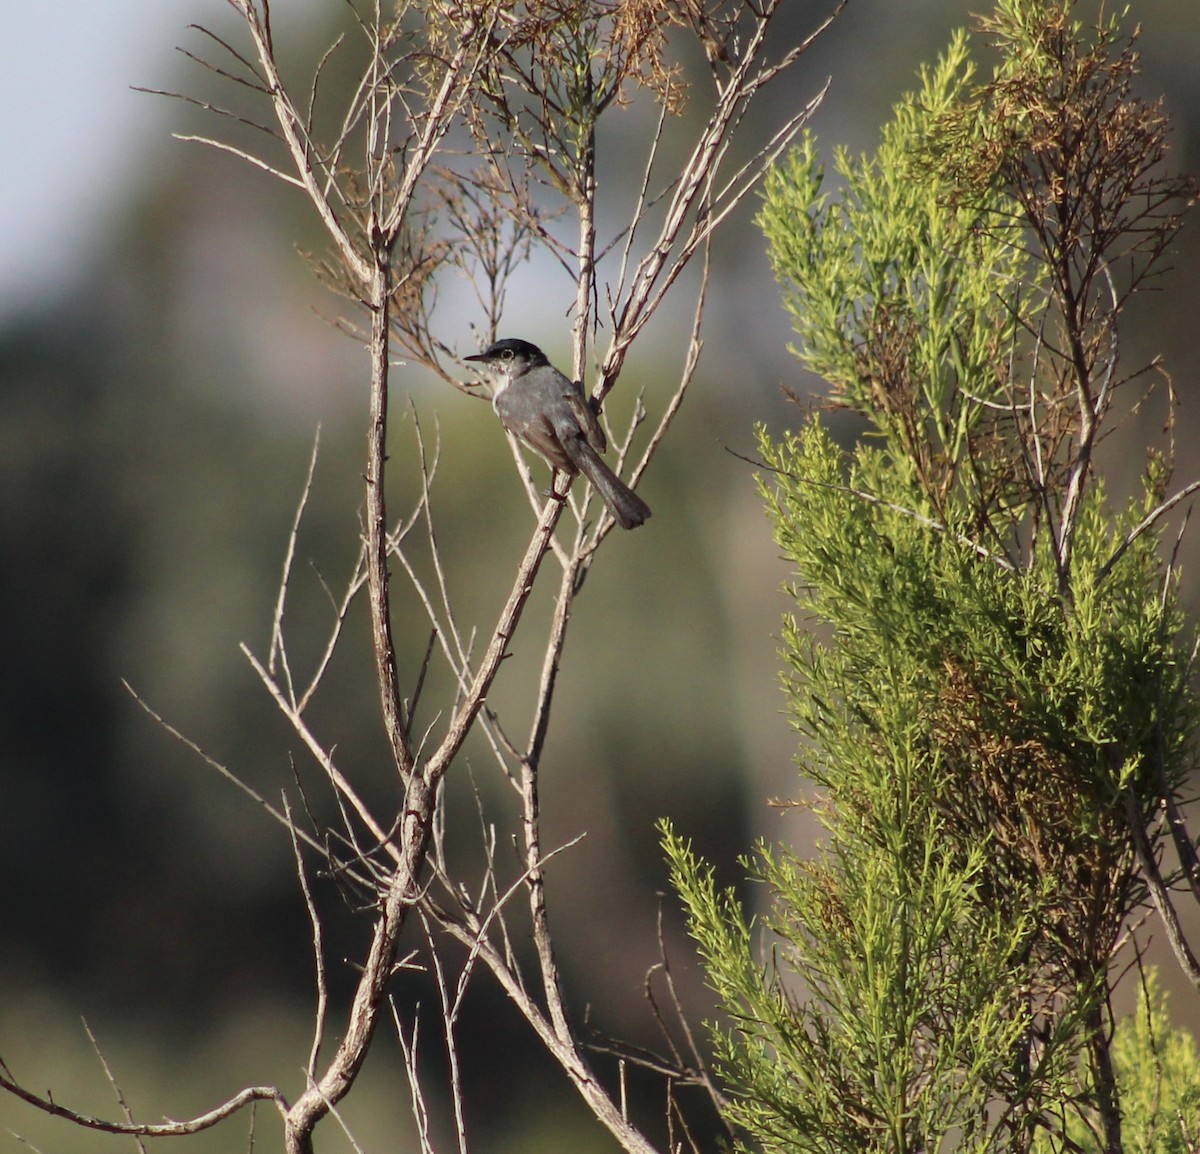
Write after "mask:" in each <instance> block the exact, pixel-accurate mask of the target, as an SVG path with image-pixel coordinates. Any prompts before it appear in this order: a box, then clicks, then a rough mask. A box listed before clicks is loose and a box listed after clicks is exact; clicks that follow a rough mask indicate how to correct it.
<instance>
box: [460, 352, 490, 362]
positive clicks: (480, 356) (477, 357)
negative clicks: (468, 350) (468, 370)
mask: <svg viewBox="0 0 1200 1154" xmlns="http://www.w3.org/2000/svg"><path fill="white" fill-rule="evenodd" d="M463 360H464V361H481V362H482V361H486V360H487V357H485V356H484V355H483V353H476V354H475V355H474V356H473V357H463Z"/></svg>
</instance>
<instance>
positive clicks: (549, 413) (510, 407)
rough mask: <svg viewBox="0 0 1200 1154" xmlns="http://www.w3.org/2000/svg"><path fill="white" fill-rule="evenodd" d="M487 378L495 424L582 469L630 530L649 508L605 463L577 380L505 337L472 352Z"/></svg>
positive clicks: (601, 440) (567, 468) (561, 463)
mask: <svg viewBox="0 0 1200 1154" xmlns="http://www.w3.org/2000/svg"><path fill="white" fill-rule="evenodd" d="M466 359H467V360H468V361H476V362H478V363H479V364H481V365H483V366H484V368H485V369H486V370H487V372H488V375H489V376H490V377H491V382H492V408H494V409H495V410H496V415H497V416H498V417H499V418H500V423H501V424H502V425H503V426H504V427H505V428H506V429H507V430H508V431H509V432H510V433H512V434H513V436H515V437H516V438H517V439H518V440H521V441H524V442H525V444H527V445H528V446H529V447H530V448H531V449H534V450H536V451H537V452H538V453H540V454H541V455H542V456H543V457H545V458H546V460H547V461H549V462H550V464H551V465H552V466H554V468H556V469H561V470H562V471H563V472H564V473H567V474H569V475H570V476H572V477H573V476H575V474H576V473H582V474H583V475H584V476H585V477H586V478H587V479H588V480H589V481H591V483H592V485H593V486H594V487H595V490H596V492H597V493H599V494H600V496H601V498H602V499H603V501H604V503H605V504H606V505H607V506H608V510H609V512H610V513H612V515H613V517H614V518H615V519H616V522H617V524H618V525H620V526H621V528H622V529H636V528H637V527H638V526H639V525H640V524H642V522H643V521H645V520H646V518H647V517H649V516H650V506H649V505H647V504H646V502H645V501H643V500H642V499H641V497H639V496H638V495H637V494H636V493H635V492H634V491H633V490H632V489H631V488H630V487H629V486H628V485H626V484H625V482H624V481H622V480H621V478H620V477H618V476H617V475H616V473H614V472H613V471H612V470H611V469H610V468H609V467H608V466H607V465H606V464H605V463H604V460H603V458H601V456H600V454H601V453H603V452H604V450H605V449H606V448H607V443H606V441H605V437H604V430H603V429H602V428H601V427H600V422H599V421H597V420H596V413H595V410H593V408H592V406H591V404H590V403H589V401H588V399H587V397H585V396H584V393H583V386H582V385H581V384H580V383H579V382H578V381H571V380H568V379H567V378H566V377H564V376H563V375H562V373H560V372H559V371H558V369H556V368H555V367H554V366H553V365H552V364H551V363H550V361H549V360H548V359H547V358H546V354H545V353H543V352H542V350H541V349H539V348H538V347H537V345H532V344H530V343H529V342H528V341H521V340H516V339H514V338H512V337H507V338H505V339H504V340H502V341H497V342H496V343H495V344H494V345H492V346H491V347H490V348H486V349H484V350H483V352H481V353H478V354H477V355H476V356H473V357H467V358H466Z"/></svg>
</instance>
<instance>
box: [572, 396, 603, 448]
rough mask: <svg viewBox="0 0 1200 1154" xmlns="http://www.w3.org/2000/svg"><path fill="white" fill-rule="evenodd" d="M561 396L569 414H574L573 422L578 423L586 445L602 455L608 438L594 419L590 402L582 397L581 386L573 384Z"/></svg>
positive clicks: (594, 415) (594, 412)
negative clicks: (569, 408)
mask: <svg viewBox="0 0 1200 1154" xmlns="http://www.w3.org/2000/svg"><path fill="white" fill-rule="evenodd" d="M563 395H564V396H565V398H566V401H567V404H568V405H570V406H571V412H572V413H574V414H575V420H576V421H578V422H579V428H580V431H581V432H582V433H583V435H584V437H585V438H586V439H587V443H588V444H589V445H591V446H592V448H593V449H595V450H596V452H597V453H603V452H604V451H605V450H606V449H607V448H608V438H607V437H605V435H604V430H603V429H602V428H601V427H600V422H599V421H598V420H597V419H596V410H595V409H594V408H592V402H591V401H590V399H589V398H588V397H586V396H585V395H584V392H583V386H582V385H580V384H579V383H578V382H575V383H574V384H573V385H572V386H571V388H569V389H568V390H567V391H566V392H565V393H564V394H563Z"/></svg>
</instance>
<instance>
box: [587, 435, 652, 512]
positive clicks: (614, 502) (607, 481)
mask: <svg viewBox="0 0 1200 1154" xmlns="http://www.w3.org/2000/svg"><path fill="white" fill-rule="evenodd" d="M572 447H573V448H574V449H575V450H576V451H575V452H574V453H572V454H571V456H572V457H573V458H574V460H575V464H576V465H577V466H578V467H579V471H580V472H581V473H582V474H583V475H584V476H585V477H587V479H588V480H589V481H591V483H592V486H593V488H595V490H596V492H597V493H599V494H600V497H601V499H602V500H603V501H604V503H605V505H607V506H608V511H609V512H610V513H611V514H612V515H613V517H614V519H615V520H616V522H617V524H618V525H620V526H621V528H622V529H636V528H637V527H638V526H639V525H641V524H642V523H643V522H644V521H645V520H646V519H647V518H648V517H649V516H650V506H649V505H647V504H646V502H645V501H643V500H642V499H641V497H639V496H638V495H637V494H636V493H635V492H634V491H633V490H632V489H631V488H630V487H629V486H628V485H626V484H625V482H624V481H622V480H621V478H620V477H618V476H617V475H616V473H614V472H613V471H612V470H611V469H610V468H609V467H608V466H607V465H606V464H605V463H604V458H603V457H601V456H600V454H599V453H597V452H596V450H595V449H593V448H592V446H591V445H589V444H588V443H587V441H585V440H583V439H582V438H580V439H579V440H577V441H575V442H574V445H573V446H572Z"/></svg>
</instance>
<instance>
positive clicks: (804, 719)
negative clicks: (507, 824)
mask: <svg viewBox="0 0 1200 1154" xmlns="http://www.w3.org/2000/svg"><path fill="white" fill-rule="evenodd" d="M981 50H991V51H993V52H995V54H996V58H997V59H998V63H997V64H995V66H994V68H993V70H992V73H991V77H990V79H987V80H980V79H979V70H978V69H977V66H976V65H975V63H974V62H973V54H978V52H979V51H981ZM1135 71H1136V55H1135V53H1134V51H1133V46H1132V41H1131V40H1130V39H1128V38H1126V37H1123V35H1122V33H1121V30H1120V29H1119V27H1118V25H1117V23H1116V21H1108V22H1106V23H1104V24H1103V25H1102V26H1099V27H1090V26H1086V25H1085V24H1083V23H1082V22H1080V21H1077V20H1075V19H1073V18H1072V5H1071V4H1069V3H1066V2H1063V0H1053V2H1046V0H1042V2H1034V0H999V2H998V3H997V4H996V6H995V8H994V10H993V11H992V12H991V13H990V14H989V15H988V16H987V17H985V18H983V19H981V20H980V21H979V25H978V28H977V31H976V34H975V35H974V36H973V37H971V36H967V35H965V34H963V35H958V36H956V37H955V38H954V39H953V40H952V42H951V44H950V46H949V48H948V49H947V51H946V52H945V54H944V55H943V56H942V58H941V59H940V60H939V61H938V63H937V64H936V66H934V67H931V68H928V69H926V70H924V71H922V73H921V74H920V79H919V86H918V89H917V91H916V92H914V93H913V94H911V95H910V96H908V97H907V98H905V99H904V100H903V101H902V102H901V103H900V104H899V106H898V107H897V108H896V110H895V114H894V117H893V119H892V121H891V122H890V124H889V125H888V126H887V127H886V129H885V130H884V133H883V136H882V140H881V143H880V146H879V148H878V151H877V152H876V153H875V155H874V156H870V157H862V158H852V157H850V156H849V155H847V154H845V153H839V154H837V156H836V160H835V167H836V170H837V174H838V177H839V178H840V180H839V184H840V186H841V188H840V191H839V192H838V194H837V196H836V197H835V196H834V195H832V194H831V193H829V192H828V191H826V187H825V174H824V172H823V170H822V167H821V165H820V163H819V161H818V153H817V146H816V142H815V141H814V139H813V138H812V137H811V136H809V137H807V138H806V139H805V141H804V142H803V143H802V144H801V145H800V146H799V147H798V148H797V149H796V150H795V151H794V152H793V154H792V155H791V157H790V159H789V160H788V161H787V163H786V164H784V165H781V166H780V168H779V169H778V170H777V172H776V173H775V175H774V178H773V179H772V180H771V181H770V182H769V185H768V188H767V193H766V198H765V206H764V208H763V211H762V216H761V222H762V227H763V229H764V232H765V234H766V237H767V239H768V242H769V245H770V252H771V256H772V259H773V262H774V266H775V269H776V273H777V275H778V278H779V280H780V283H781V285H782V286H783V291H784V301H785V305H786V307H787V309H788V311H789V313H790V314H791V316H792V318H793V321H794V325H795V329H796V331H797V333H798V335H799V338H800V339H799V343H798V346H797V349H796V352H797V355H798V357H799V358H800V360H801V362H802V363H803V364H804V365H805V367H806V368H808V369H810V370H811V371H813V372H814V373H816V374H817V375H819V376H820V377H822V378H824V380H825V381H826V382H828V385H829V388H830V397H829V406H828V407H830V408H833V409H840V410H848V411H849V412H850V413H851V414H854V415H855V417H856V421H857V424H856V426H855V427H856V428H857V429H858V430H859V432H860V434H861V435H859V436H858V438H857V441H856V443H855V444H854V446H853V447H852V448H844V447H842V445H840V444H839V442H838V440H836V439H835V437H834V436H833V434H832V431H831V424H830V422H829V421H828V420H824V419H821V418H819V417H813V418H812V419H810V420H808V421H807V422H806V423H805V424H804V427H803V428H802V429H801V430H800V431H799V432H797V433H795V434H792V435H788V436H786V437H784V438H783V439H781V440H776V439H773V438H772V437H770V436H768V435H767V434H766V433H765V432H764V433H763V434H762V435H761V440H760V448H761V452H762V455H763V458H764V460H765V462H766V464H767V466H768V470H769V471H768V475H767V480H766V481H765V482H764V484H763V492H764V496H765V499H766V502H767V506H768V510H769V514H770V517H771V519H772V522H773V524H774V527H775V533H776V538H777V541H778V543H779V545H780V547H781V549H782V551H783V553H784V555H785V556H786V557H787V559H788V560H789V561H790V563H791V564H792V565H794V568H795V571H796V574H797V577H796V580H795V584H794V585H793V587H792V589H791V592H792V595H793V596H794V598H795V602H796V606H797V612H796V615H795V616H794V617H793V618H792V619H790V620H788V621H787V622H786V624H785V630H784V649H785V655H786V660H787V663H788V666H789V673H788V678H787V681H786V686H787V693H788V700H789V705H790V710H791V714H792V716H793V718H794V722H795V726H796V729H797V731H798V733H799V735H800V738H801V745H800V751H799V755H798V762H799V765H800V768H801V770H802V773H803V775H804V777H805V778H807V779H809V780H810V781H811V782H812V783H815V787H816V789H815V798H814V800H812V801H811V802H809V803H808V804H811V805H812V806H813V808H814V810H815V813H816V815H817V816H818V818H819V819H820V822H821V824H822V826H823V830H824V833H823V837H822V839H821V844H820V845H819V847H818V848H817V850H816V852H815V856H807V857H801V856H798V855H796V854H794V853H792V852H788V851H784V850H777V849H771V848H768V847H761V848H760V850H759V852H758V853H757V855H756V857H755V859H754V861H753V862H752V863H751V870H752V872H753V875H754V876H755V877H756V878H757V879H758V880H759V881H761V882H762V883H764V887H765V891H766V893H767V894H768V895H769V897H768V900H767V902H766V906H767V912H766V913H765V914H764V915H763V917H762V919H761V923H760V924H757V925H756V924H755V923H754V922H753V921H752V920H751V919H749V918H748V916H747V914H746V913H745V911H744V910H743V909H742V908H741V906H740V905H739V904H738V902H737V901H736V900H735V899H734V897H733V896H732V894H731V893H730V892H723V891H721V890H719V889H718V888H717V886H716V884H715V881H714V879H713V875H712V871H711V869H710V868H709V867H708V866H707V865H706V864H705V863H703V862H701V861H699V860H698V859H697V858H696V857H695V855H694V854H693V853H692V851H691V850H690V848H689V846H688V844H687V842H686V841H685V840H684V839H682V838H681V837H679V836H678V835H677V834H676V833H674V832H673V831H671V830H668V831H667V835H666V844H667V847H668V852H669V854H670V856H671V860H672V864H673V869H674V878H675V883H676V886H677V888H678V889H679V892H680V893H681V895H682V897H683V899H684V902H685V905H686V908H687V911H688V914H689V917H690V921H691V927H692V930H693V933H694V936H695V937H696V939H697V941H698V943H699V946H700V949H701V953H702V956H703V958H704V961H705V964H706V966H707V969H708V973H709V976H710V980H711V983H712V985H713V987H714V989H715V990H716V992H717V994H718V996H719V1000H720V1002H721V1004H722V1006H723V1008H724V1010H725V1011H726V1013H727V1014H728V1016H729V1018H728V1021H729V1024H728V1025H727V1026H726V1027H717V1028H715V1030H714V1033H715V1036H716V1041H717V1048H718V1052H719V1058H720V1062H721V1066H722V1068H723V1071H724V1073H725V1075H726V1077H727V1079H728V1081H729V1083H730V1086H731V1088H732V1096H731V1098H730V1105H729V1107H728V1109H729V1114H730V1116H731V1118H732V1119H733V1120H734V1121H735V1122H736V1123H737V1124H738V1125H740V1126H741V1127H742V1129H743V1132H744V1133H745V1135H746V1138H747V1144H748V1145H749V1146H758V1147H761V1148H763V1149H766V1150H779V1151H783V1150H787V1151H822V1152H833V1151H852V1150H853V1151H875V1150H879V1151H897V1152H901V1151H912V1152H917V1151H929V1152H932V1151H937V1150H951V1149H953V1150H963V1151H967V1150H970V1151H985V1150H1018V1151H1026V1150H1038V1151H1043V1150H1044V1151H1050V1150H1054V1151H1059V1150H1070V1151H1075V1152H1078V1151H1093V1150H1094V1151H1105V1152H1106V1154H1117V1152H1119V1151H1122V1150H1135V1149H1137V1150H1142V1149H1144V1150H1151V1149H1155V1150H1167V1149H1172V1150H1174V1149H1184V1148H1188V1149H1192V1148H1194V1146H1193V1145H1190V1144H1189V1143H1194V1142H1195V1140H1196V1129H1195V1121H1196V1119H1195V1105H1196V1101H1197V1094H1198V1093H1200V1074H1198V1073H1197V1072H1196V1070H1195V1067H1194V1063H1191V1064H1189V1062H1188V1061H1187V1059H1186V1058H1183V1057H1180V1055H1182V1054H1184V1053H1185V1051H1186V1052H1188V1053H1194V1051H1191V1050H1188V1049H1187V1045H1186V1043H1185V1040H1183V1039H1181V1038H1180V1037H1178V1036H1174V1035H1172V1034H1171V1033H1170V1031H1169V1030H1168V1029H1166V1027H1165V1025H1164V1024H1163V1023H1162V1021H1161V1020H1160V1019H1157V1018H1155V1019H1153V1020H1154V1021H1156V1022H1157V1023H1158V1025H1157V1026H1156V1028H1155V1029H1154V1030H1153V1031H1149V1030H1147V1028H1146V1026H1145V1023H1146V1022H1148V1021H1150V1020H1151V1019H1152V1018H1153V1015H1154V1014H1156V1013H1158V1012H1159V1011H1158V1010H1157V1009H1155V1004H1154V1003H1153V1001H1151V1002H1150V1003H1148V1008H1146V1009H1145V1010H1144V1012H1143V1015H1142V1018H1141V1019H1139V1020H1140V1021H1141V1022H1142V1026H1140V1027H1139V1026H1138V1025H1137V1023H1135V1022H1129V1023H1121V1024H1117V1023H1116V1022H1115V1021H1114V1015H1113V1011H1112V1006H1111V1000H1110V995H1111V993H1112V990H1113V988H1114V986H1115V983H1116V981H1117V980H1118V977H1119V974H1120V972H1121V969H1122V968H1121V967H1119V966H1118V965H1117V964H1116V962H1115V959H1116V957H1117V954H1118V951H1119V950H1120V949H1121V947H1122V945H1123V944H1125V943H1127V942H1128V940H1129V936H1130V933H1131V925H1132V920H1133V918H1134V916H1135V915H1136V914H1137V913H1138V912H1139V911H1140V910H1142V909H1143V907H1144V906H1146V905H1147V904H1148V902H1149V901H1150V899H1151V897H1152V896H1153V897H1158V896H1161V891H1162V889H1163V885H1162V876H1161V874H1160V873H1159V872H1158V867H1157V863H1158V862H1159V861H1160V858H1161V848H1162V847H1161V845H1160V844H1159V841H1160V835H1162V830H1163V826H1162V825H1161V824H1159V816H1160V814H1161V813H1162V812H1163V810H1164V807H1174V805H1175V803H1176V802H1177V800H1178V797H1179V793H1180V790H1181V789H1182V787H1183V783H1184V779H1185V776H1186V774H1187V772H1188V770H1189V768H1190V766H1191V764H1192V757H1193V755H1194V744H1195V735H1196V730H1197V722H1198V716H1200V715H1198V711H1197V703H1196V700H1195V698H1194V696H1193V694H1192V692H1191V690H1190V688H1189V677H1190V674H1191V667H1190V648H1189V644H1188V641H1187V638H1185V637H1184V635H1183V634H1184V622H1183V619H1182V616H1181V613H1180V610H1179V607H1178V603H1177V597H1176V591H1177V574H1176V572H1175V570H1174V567H1173V565H1172V564H1171V562H1170V561H1169V560H1167V559H1165V556H1164V548H1163V544H1164V543H1163V541H1162V540H1161V539H1160V537H1161V531H1162V530H1163V528H1164V527H1165V522H1166V514H1167V513H1168V512H1169V511H1170V510H1171V509H1173V508H1176V507H1177V506H1178V505H1179V503H1180V502H1181V500H1182V498H1183V496H1185V495H1188V494H1189V493H1190V492H1191V491H1192V490H1193V488H1194V487H1193V486H1187V487H1185V488H1184V489H1181V490H1178V491H1176V492H1174V493H1172V494H1171V495H1170V496H1168V493H1169V492H1170V465H1171V462H1170V459H1169V453H1166V452H1150V453H1149V454H1148V455H1147V458H1146V463H1145V467H1144V473H1143V476H1142V483H1141V485H1140V492H1139V493H1138V494H1137V496H1136V497H1134V498H1133V499H1132V500H1130V501H1127V502H1126V501H1117V500H1115V499H1113V498H1112V497H1111V496H1110V495H1109V488H1108V487H1106V484H1105V477H1104V475H1103V469H1102V468H1101V460H1100V459H1102V458H1103V454H1102V453H1100V454H1099V458H1100V459H1098V452H1097V450H1098V448H1099V446H1100V445H1101V442H1102V440H1103V438H1104V437H1105V435H1106V434H1107V433H1108V432H1110V431H1111V430H1113V429H1115V428H1117V427H1118V426H1120V424H1121V418H1122V417H1124V416H1127V415H1128V414H1129V412H1130V411H1131V410H1132V408H1133V407H1134V406H1135V405H1136V404H1137V403H1139V402H1142V401H1143V400H1144V398H1145V395H1146V392H1147V389H1148V388H1149V387H1151V386H1153V385H1154V384H1156V383H1161V382H1162V380H1165V378H1162V379H1160V378H1158V377H1156V376H1155V374H1154V373H1153V372H1150V371H1147V370H1145V369H1142V368H1139V367H1136V366H1134V367H1130V366H1127V365H1125V364H1123V363H1122V362H1121V361H1120V359H1119V355H1118V354H1119V351H1120V350H1119V342H1118V339H1117V336H1118V324H1119V320H1120V317H1121V315H1122V312H1123V310H1124V308H1125V306H1126V304H1127V302H1128V301H1129V299H1130V298H1131V296H1132V295H1133V294H1134V293H1136V292H1137V291H1138V290H1140V289H1142V288H1144V287H1145V286H1146V285H1147V284H1148V283H1149V281H1150V280H1151V279H1152V278H1153V277H1154V276H1155V275H1156V274H1157V273H1158V272H1159V271H1160V266H1161V260H1162V257H1163V254H1164V252H1165V251H1166V249H1167V246H1168V245H1169V243H1170V241H1171V239H1172V237H1173V236H1174V234H1175V232H1176V230H1177V228H1178V226H1179V223H1180V211H1181V206H1182V204H1183V203H1184V201H1185V200H1186V199H1187V195H1188V191H1189V190H1188V187H1187V186H1186V185H1185V184H1184V183H1183V182H1180V181H1176V180H1172V179H1170V178H1168V177H1165V176H1164V175H1163V168H1162V161H1163V156H1164V150H1165V140H1166V124H1165V120H1164V118H1163V116H1162V113H1161V110H1160V109H1159V107H1158V106H1157V105H1155V104H1151V103H1147V102H1145V101H1142V100H1140V99H1138V98H1137V97H1135V96H1134V95H1133V94H1132V91H1131V79H1132V77H1133V75H1134V73H1135ZM1168 392H1169V390H1168ZM1172 400H1173V399H1172ZM845 426H846V422H844V421H843V422H839V423H838V425H837V428H838V429H839V430H841V429H844V428H845ZM1126 432H1128V430H1126ZM815 626H816V627H820V635H819V637H818V636H817V634H816V633H814V632H813V629H814V627H815ZM764 950H765V951H766V957H765V959H764V956H763V955H764ZM1126 968H1127V967H1126ZM1139 1030H1140V1032H1138V1031H1139ZM1114 1031H1115V1035H1114ZM1114 1036H1115V1041H1114ZM1139 1047H1141V1049H1140V1050H1139ZM1135 1052H1137V1053H1139V1055H1140V1059H1141V1060H1131V1055H1133V1054H1134V1053H1135ZM1146 1059H1152V1060H1146ZM1151 1102H1152V1103H1154V1106H1153V1109H1151V1108H1150V1107H1148V1106H1146V1107H1145V1109H1142V1106H1145V1104H1146V1103H1151ZM1166 1102H1169V1103H1171V1105H1169V1106H1167V1107H1166V1108H1165V1109H1162V1107H1163V1105H1164V1103H1166ZM1187 1102H1190V1103H1191V1105H1190V1109H1191V1112H1192V1116H1191V1119H1190V1121H1189V1120H1188V1118H1187V1114H1186V1111H1184V1105H1183V1104H1184V1103H1187ZM1139 1103H1141V1104H1142V1105H1141V1106H1139V1105H1138V1104H1139ZM1155 1111H1158V1112H1157V1113H1155ZM1149 1114H1152V1115H1153V1121H1152V1122H1149V1123H1148V1122H1146V1117H1147V1116H1148V1115H1149ZM1189 1127H1190V1129H1189ZM1189 1133H1190V1137H1189ZM1147 1135H1149V1137H1147Z"/></svg>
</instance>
